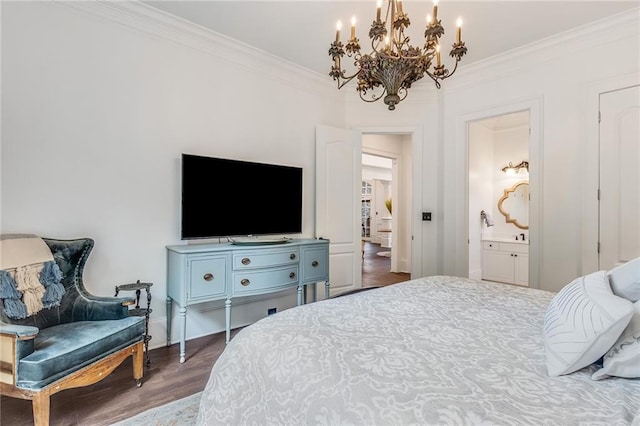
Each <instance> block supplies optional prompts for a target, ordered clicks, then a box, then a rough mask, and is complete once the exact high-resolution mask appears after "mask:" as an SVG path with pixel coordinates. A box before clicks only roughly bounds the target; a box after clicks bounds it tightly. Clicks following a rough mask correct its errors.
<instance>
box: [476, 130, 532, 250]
mask: <svg viewBox="0 0 640 426" xmlns="http://www.w3.org/2000/svg"><path fill="white" fill-rule="evenodd" d="M523 160H525V161H529V127H528V126H521V127H517V128H513V129H505V130H499V131H494V133H493V195H494V198H493V205H492V208H493V213H494V215H493V218H494V219H495V226H493V227H491V228H488V229H487V228H485V229H486V230H487V231H488V232H489V234H493V235H494V236H500V237H514V238H515V235H518V234H520V233H524V234H525V238H526V239H527V240H528V235H529V230H528V229H520V228H518V227H516V226H515V225H513V224H512V223H507V221H506V218H505V216H504V215H502V214H501V213H500V211H499V210H498V200H499V199H500V197H502V196H503V195H504V190H505V189H508V188H511V187H513V185H515V184H517V183H519V182H522V181H528V180H529V175H528V173H524V172H523V171H520V173H518V174H516V175H515V176H508V175H506V174H505V173H504V172H503V171H502V168H503V167H504V166H506V165H508V164H509V162H511V163H512V164H514V165H516V164H519V163H520V162H521V161H523Z"/></svg>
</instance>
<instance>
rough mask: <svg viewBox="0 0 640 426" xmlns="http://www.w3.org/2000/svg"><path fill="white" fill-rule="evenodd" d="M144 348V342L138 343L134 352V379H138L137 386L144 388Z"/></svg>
mask: <svg viewBox="0 0 640 426" xmlns="http://www.w3.org/2000/svg"><path fill="white" fill-rule="evenodd" d="M143 348H144V346H143V342H140V343H138V344H137V345H135V347H134V352H133V378H134V379H136V385H137V386H138V387H140V386H142V381H141V379H142V376H143V375H144V349H143Z"/></svg>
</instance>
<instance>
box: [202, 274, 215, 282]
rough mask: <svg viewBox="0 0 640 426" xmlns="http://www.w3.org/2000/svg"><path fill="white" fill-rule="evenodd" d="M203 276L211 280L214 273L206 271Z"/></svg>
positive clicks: (206, 279)
mask: <svg viewBox="0 0 640 426" xmlns="http://www.w3.org/2000/svg"><path fill="white" fill-rule="evenodd" d="M202 278H204V280H205V281H211V280H212V279H213V274H210V273H206V274H204V277H202Z"/></svg>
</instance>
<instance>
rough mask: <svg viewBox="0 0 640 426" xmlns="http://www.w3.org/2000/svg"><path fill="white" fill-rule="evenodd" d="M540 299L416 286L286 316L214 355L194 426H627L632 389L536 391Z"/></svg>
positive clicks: (583, 375) (472, 285) (460, 286)
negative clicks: (212, 365)
mask: <svg viewBox="0 0 640 426" xmlns="http://www.w3.org/2000/svg"><path fill="white" fill-rule="evenodd" d="M552 297H553V294H552V293H548V292H544V291H539V290H532V289H526V288H518V287H513V286H508V285H500V284H490V283H485V282H476V281H472V280H467V279H462V278H455V277H429V278H421V279H416V280H411V281H407V282H404V283H400V284H395V285H391V286H388V287H382V288H379V289H375V290H370V291H366V292H361V293H358V294H354V295H350V296H344V297H339V298H336V299H330V300H326V301H321V302H317V303H312V304H308V305H304V306H299V307H296V308H292V309H288V310H286V311H283V312H281V313H278V314H277V315H273V316H270V317H267V318H264V319H262V320H261V321H258V322H257V323H255V324H253V325H251V326H248V327H246V328H244V329H243V330H241V331H240V332H239V333H238V334H237V335H236V336H235V337H234V338H233V339H232V341H231V342H230V343H229V344H228V346H227V347H226V348H225V350H224V352H223V353H222V355H221V356H220V358H219V359H218V361H217V362H216V364H215V365H214V367H213V369H212V371H211V377H210V379H209V382H208V384H207V386H206V389H205V391H204V393H203V396H202V400H201V403H200V412H199V415H198V424H208V425H213V424H229V425H244V424H258V425H372V426H373V425H380V426H387V425H480V424H482V425H563V426H568V425H579V424H580V425H630V424H633V425H634V426H635V425H640V380H629V379H620V378H609V379H606V380H602V381H593V380H591V374H592V373H593V372H594V371H595V370H596V368H595V367H593V366H591V367H587V368H585V369H583V370H581V371H578V372H576V373H574V374H571V375H567V376H561V377H555V378H551V377H548V375H547V373H546V367H545V354H544V346H543V341H542V323H543V317H544V313H545V311H546V308H547V305H548V303H549V302H550V300H551V298H552Z"/></svg>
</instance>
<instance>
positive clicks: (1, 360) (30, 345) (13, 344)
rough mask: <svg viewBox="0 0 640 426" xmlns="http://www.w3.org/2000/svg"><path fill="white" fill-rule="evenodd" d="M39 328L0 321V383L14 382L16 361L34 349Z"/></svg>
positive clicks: (12, 383)
mask: <svg viewBox="0 0 640 426" xmlns="http://www.w3.org/2000/svg"><path fill="white" fill-rule="evenodd" d="M39 331H40V330H39V329H38V327H33V326H30V325H15V324H6V323H2V322H0V383H6V384H9V385H14V384H15V376H14V372H15V369H16V366H17V365H18V362H19V361H20V360H21V359H22V358H24V357H25V356H27V355H29V354H32V353H33V351H34V350H35V337H36V336H37V335H38V332H39Z"/></svg>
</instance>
